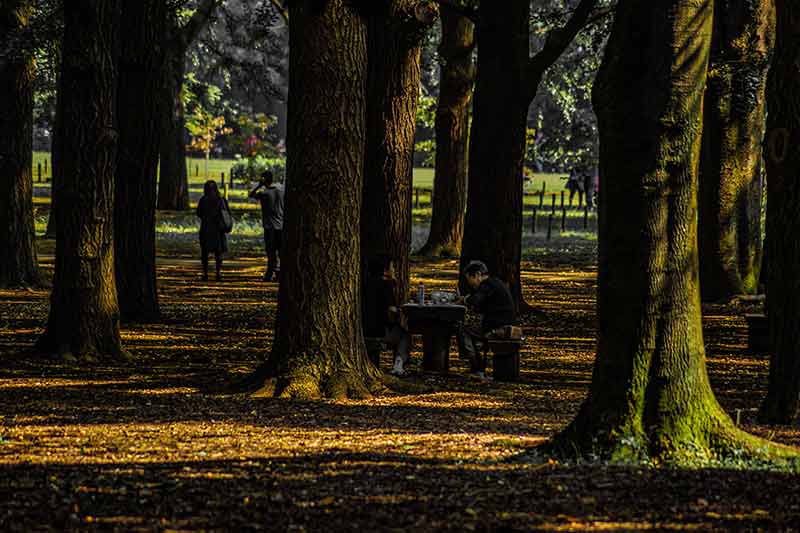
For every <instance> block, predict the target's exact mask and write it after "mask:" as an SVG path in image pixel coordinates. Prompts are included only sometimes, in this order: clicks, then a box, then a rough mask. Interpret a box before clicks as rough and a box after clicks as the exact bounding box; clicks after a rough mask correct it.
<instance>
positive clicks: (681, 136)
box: [551, 0, 788, 461]
mask: <svg viewBox="0 0 800 533" xmlns="http://www.w3.org/2000/svg"><path fill="white" fill-rule="evenodd" d="M712 6H713V2H712V0H702V1H699V2H698V1H697V0H669V1H666V2H657V3H647V2H640V1H638V0H621V1H620V2H619V5H618V8H617V14H616V21H615V23H614V28H613V30H612V34H611V37H610V40H609V43H608V46H607V49H606V55H605V59H604V61H603V64H602V66H601V69H600V72H599V73H598V77H597V80H596V82H595V86H594V91H595V92H594V107H595V111H596V112H597V115H598V122H599V127H600V175H601V176H613V179H610V178H609V179H603V180H601V182H600V187H601V188H602V190H601V192H600V196H601V197H602V198H604V201H603V202H602V203H601V204H600V215H599V216H600V221H599V236H598V241H599V246H600V250H599V252H600V257H599V270H598V315H599V343H598V349H597V358H596V360H595V367H594V374H593V376H592V384H591V387H590V392H589V396H588V398H587V399H586V400H585V402H584V403H583V405H582V406H581V409H580V411H579V413H578V415H577V417H576V418H575V420H573V422H572V423H571V424H570V425H569V426H568V427H567V428H566V430H564V432H562V433H561V434H560V435H559V436H557V437H556V438H555V440H554V441H553V442H552V443H551V446H554V447H555V449H556V450H559V451H561V452H562V453H566V454H574V453H576V452H577V453H579V454H590V453H595V454H601V455H608V456H611V457H613V458H617V459H625V458H642V457H648V456H649V457H654V458H658V459H663V458H668V459H671V460H677V461H680V460H684V459H687V460H692V459H697V458H703V457H709V456H710V454H712V453H715V452H719V453H722V454H725V453H729V452H733V451H735V450H747V451H748V452H750V453H753V454H758V453H764V454H767V453H769V452H777V453H788V451H787V450H785V449H783V450H782V451H781V449H779V448H777V447H772V448H770V447H768V446H767V445H768V443H766V442H765V441H761V440H759V439H756V438H755V437H750V436H748V435H746V434H745V433H743V432H741V431H739V430H738V429H736V427H735V426H734V424H733V423H732V421H731V420H730V418H729V417H728V415H727V414H726V413H725V412H724V411H723V410H722V408H721V407H720V406H719V404H718V403H717V401H716V399H715V397H714V394H713V392H712V391H711V387H710V385H709V382H708V376H707V373H706V364H705V353H704V346H703V333H702V327H701V316H700V286H699V276H698V259H697V218H696V215H697V174H698V170H699V157H700V144H701V132H702V116H703V96H702V95H703V87H704V85H705V82H706V74H707V66H708V56H709V48H710V44H711V32H712V18H713V7H712ZM631 206H636V207H635V208H633V209H632V208H631Z"/></svg>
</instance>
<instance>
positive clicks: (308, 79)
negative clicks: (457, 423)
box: [258, 0, 380, 398]
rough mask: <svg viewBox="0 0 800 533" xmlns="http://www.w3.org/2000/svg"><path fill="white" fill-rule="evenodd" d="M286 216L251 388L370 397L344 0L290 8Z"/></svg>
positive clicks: (374, 376)
mask: <svg viewBox="0 0 800 533" xmlns="http://www.w3.org/2000/svg"><path fill="white" fill-rule="evenodd" d="M290 14H291V21H292V23H291V25H290V29H289V32H290V36H289V41H290V47H291V50H292V53H291V55H290V70H291V72H292V75H291V77H290V80H289V83H290V85H289V131H288V144H287V147H288V168H287V185H288V189H287V192H286V220H285V226H284V243H283V247H282V250H281V258H282V262H283V264H284V269H283V270H282V271H281V283H280V290H279V304H278V319H277V327H276V332H275V342H274V344H273V347H272V352H271V354H270V357H269V359H268V360H267V362H266V364H265V365H264V366H262V368H261V370H260V372H259V378H260V379H261V381H262V382H263V380H264V378H266V384H265V385H264V387H263V388H262V389H261V391H260V392H259V393H258V394H270V395H271V394H277V395H283V396H289V397H303V398H313V397H319V396H323V395H324V396H330V397H344V396H367V395H369V393H370V389H372V388H374V387H375V386H377V385H378V384H379V381H380V375H379V373H378V370H377V369H376V368H375V367H374V366H372V365H371V363H370V362H369V360H368V359H367V355H366V349H365V347H364V339H363V335H362V332H361V312H360V301H361V297H360V294H361V291H360V273H361V271H360V262H359V261H358V257H359V254H360V238H359V234H358V232H355V233H354V232H353V228H358V227H359V220H360V215H361V192H362V187H363V172H364V146H365V142H366V131H365V119H366V63H367V30H366V24H365V22H364V21H363V20H362V19H361V17H360V16H359V15H358V14H357V13H356V12H354V10H353V8H352V7H350V4H349V3H347V2H345V0H325V1H323V2H320V1H318V0H304V1H296V2H292V3H291V4H290Z"/></svg>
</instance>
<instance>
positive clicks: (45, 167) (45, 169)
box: [44, 159, 47, 176]
mask: <svg viewBox="0 0 800 533" xmlns="http://www.w3.org/2000/svg"><path fill="white" fill-rule="evenodd" d="M44 175H45V176H47V159H45V160H44Z"/></svg>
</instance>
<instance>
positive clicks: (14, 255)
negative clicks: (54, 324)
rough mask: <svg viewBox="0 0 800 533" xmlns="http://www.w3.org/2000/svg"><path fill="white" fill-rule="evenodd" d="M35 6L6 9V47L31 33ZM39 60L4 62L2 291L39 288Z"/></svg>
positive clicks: (0, 79)
mask: <svg viewBox="0 0 800 533" xmlns="http://www.w3.org/2000/svg"><path fill="white" fill-rule="evenodd" d="M32 15H33V4H32V2H29V1H25V0H7V1H6V2H4V3H3V4H2V6H1V7H0V48H5V47H6V46H7V45H9V42H8V38H10V37H14V36H18V35H19V33H20V32H22V31H23V30H25V29H26V26H28V24H29V23H30V18H31V16H32ZM33 79H34V63H33V56H32V54H31V53H30V52H29V51H27V50H14V49H12V50H10V51H9V53H8V54H7V55H5V56H4V57H0V184H2V191H0V250H2V255H0V287H19V286H28V285H37V284H38V283H39V282H40V279H39V268H38V263H37V260H36V235H35V232H34V224H33V176H32V175H31V167H32V165H33V147H32V142H33V141H32V139H33Z"/></svg>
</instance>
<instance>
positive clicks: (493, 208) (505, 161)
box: [461, 0, 597, 309]
mask: <svg viewBox="0 0 800 533" xmlns="http://www.w3.org/2000/svg"><path fill="white" fill-rule="evenodd" d="M596 3H597V2H596V0H581V2H580V3H579V4H578V6H577V7H576V8H575V10H574V12H573V14H572V16H571V18H570V19H569V21H568V22H567V23H566V24H565V25H564V26H563V27H560V28H557V29H555V30H552V31H551V32H550V33H549V34H548V36H547V39H546V42H545V45H544V47H543V48H542V49H541V50H540V51H539V52H538V53H537V54H536V55H534V56H533V57H530V54H529V47H530V42H529V41H530V28H529V18H530V2H529V1H528V0H508V1H506V2H502V3H501V4H498V5H497V6H492V8H491V9H481V10H480V11H479V15H478V23H477V33H478V62H477V63H478V71H477V78H476V81H475V94H474V96H473V104H472V109H473V111H472V125H471V128H470V142H469V178H468V180H469V186H468V191H467V213H466V219H465V222H464V237H463V242H462V247H461V265H462V267H463V266H464V265H465V264H466V263H467V262H469V261H470V260H472V259H480V260H482V261H483V262H485V263H486V264H487V266H488V267H489V270H490V271H491V272H492V273H493V274H495V275H497V276H498V277H500V278H501V279H503V281H505V282H506V283H507V284H508V286H509V288H510V289H511V292H512V294H513V295H514V297H515V299H516V300H517V302H518V304H519V306H520V307H521V308H523V309H524V308H526V307H527V304H526V303H525V302H524V300H523V297H522V285H521V283H520V260H521V256H522V254H521V252H522V250H521V246H522V244H521V241H522V192H523V191H522V185H523V181H522V168H523V163H524V159H525V133H526V125H527V118H528V108H529V107H530V103H531V101H532V100H533V98H534V97H535V96H536V92H537V90H538V87H539V83H540V82H541V80H542V77H543V76H544V73H545V71H546V70H547V69H548V68H549V67H550V66H551V65H552V64H553V63H555V61H556V60H557V59H558V57H559V56H560V55H561V54H562V52H563V51H564V50H565V49H566V48H567V46H569V44H570V43H571V42H572V40H573V39H574V37H575V36H576V35H577V33H578V32H579V31H580V30H581V28H582V27H583V26H584V24H585V23H586V21H587V20H588V19H589V17H590V15H591V13H592V11H593V9H594V7H595V5H596Z"/></svg>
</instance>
